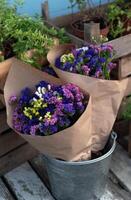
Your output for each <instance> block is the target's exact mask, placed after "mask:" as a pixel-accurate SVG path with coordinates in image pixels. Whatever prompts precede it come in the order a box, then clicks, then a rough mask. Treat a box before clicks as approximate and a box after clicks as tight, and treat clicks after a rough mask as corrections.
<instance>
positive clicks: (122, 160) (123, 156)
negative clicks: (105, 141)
mask: <svg viewBox="0 0 131 200" xmlns="http://www.w3.org/2000/svg"><path fill="white" fill-rule="evenodd" d="M111 171H112V173H113V174H114V175H115V176H116V177H117V179H118V180H119V181H120V183H121V184H122V185H123V187H125V189H126V190H128V191H129V192H131V159H130V158H129V156H128V154H127V152H126V151H125V150H124V149H123V148H122V147H121V146H120V145H117V148H116V150H115V152H114V155H113V158H112V163H111Z"/></svg>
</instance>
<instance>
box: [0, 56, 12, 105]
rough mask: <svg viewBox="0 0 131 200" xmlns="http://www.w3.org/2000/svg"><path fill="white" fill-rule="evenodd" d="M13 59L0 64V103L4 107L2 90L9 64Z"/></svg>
mask: <svg viewBox="0 0 131 200" xmlns="http://www.w3.org/2000/svg"><path fill="white" fill-rule="evenodd" d="M13 60H14V58H10V59H7V60H5V61H3V62H0V101H1V102H2V103H3V104H4V105H5V101H4V94H3V89H4V85H5V81H6V77H7V75H8V72H9V69H10V66H11V64H12V63H13Z"/></svg>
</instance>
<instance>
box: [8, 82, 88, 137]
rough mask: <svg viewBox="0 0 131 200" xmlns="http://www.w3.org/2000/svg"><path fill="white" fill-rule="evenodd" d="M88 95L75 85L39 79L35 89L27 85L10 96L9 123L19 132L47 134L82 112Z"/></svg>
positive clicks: (65, 125)
mask: <svg viewBox="0 0 131 200" xmlns="http://www.w3.org/2000/svg"><path fill="white" fill-rule="evenodd" d="M87 103H88V97H87V96H86V95H84V93H83V92H82V91H81V90H80V88H79V87H78V86H76V85H74V84H71V83H69V84H65V85H55V84H49V83H47V82H45V81H41V82H40V83H39V84H38V85H37V86H36V89H35V91H34V92H32V91H31V90H30V89H29V88H25V89H23V90H22V91H21V93H20V96H19V97H17V96H11V97H10V99H9V104H10V105H12V106H14V111H13V116H12V124H13V128H14V129H15V130H16V131H17V132H20V133H23V134H28V135H40V136H46V135H51V134H54V133H56V132H58V131H61V130H63V129H65V128H67V127H69V126H71V125H73V124H74V123H75V122H76V121H77V119H78V118H79V117H80V116H81V114H82V113H83V112H84V110H85V108H86V106H87Z"/></svg>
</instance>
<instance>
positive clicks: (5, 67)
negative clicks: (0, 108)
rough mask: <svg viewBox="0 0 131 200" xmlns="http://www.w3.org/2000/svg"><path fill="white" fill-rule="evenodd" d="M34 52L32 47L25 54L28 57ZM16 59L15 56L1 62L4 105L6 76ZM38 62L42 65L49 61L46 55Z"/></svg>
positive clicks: (0, 73) (0, 92)
mask: <svg viewBox="0 0 131 200" xmlns="http://www.w3.org/2000/svg"><path fill="white" fill-rule="evenodd" d="M34 53H35V50H33V49H32V50H29V51H27V52H25V55H26V56H27V57H28V58H32V57H33V55H34ZM14 59H15V58H14V57H13V58H10V59H7V60H5V61H3V62H0V101H1V102H2V103H3V104H4V105H5V101H4V94H2V93H3V90H4V85H5V82H6V78H7V75H8V72H9V70H10V66H11V65H12V64H13V62H14ZM37 62H38V64H39V65H40V66H42V65H46V64H48V61H47V58H46V57H41V58H38V61H37Z"/></svg>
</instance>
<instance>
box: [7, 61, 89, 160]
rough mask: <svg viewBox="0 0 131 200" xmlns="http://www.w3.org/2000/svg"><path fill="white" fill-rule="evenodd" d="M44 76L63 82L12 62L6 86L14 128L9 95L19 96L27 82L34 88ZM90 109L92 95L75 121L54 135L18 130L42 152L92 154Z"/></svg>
mask: <svg viewBox="0 0 131 200" xmlns="http://www.w3.org/2000/svg"><path fill="white" fill-rule="evenodd" d="M41 80H45V81H48V82H49V83H56V84H62V82H61V81H60V80H59V79H57V78H54V77H52V76H50V75H48V74H47V73H44V72H40V71H39V70H36V69H34V68H32V67H31V66H30V65H27V64H24V63H22V62H20V61H18V60H15V62H13V64H12V66H11V69H10V71H9V74H8V77H7V80H6V84H5V88H4V94H5V102H6V107H7V123H8V125H9V126H10V127H11V128H13V127H12V113H13V109H14V108H13V107H12V106H10V105H9V104H8V100H9V97H10V96H12V95H18V96H19V94H20V91H21V90H22V89H23V88H24V87H27V86H28V87H30V88H31V89H32V90H33V89H34V86H35V85H36V84H37V83H38V82H39V81H41ZM91 109H92V105H91V98H89V103H88V106H87V108H86V110H85V111H84V113H83V114H82V115H81V117H80V118H79V119H78V120H77V121H76V123H75V124H74V125H73V126H71V127H69V128H67V129H64V130H63V131H60V132H58V133H56V134H54V135H51V136H31V135H24V134H20V133H18V134H19V135H20V136H22V137H23V138H24V139H25V140H27V141H28V142H29V143H30V144H31V145H32V146H33V147H35V148H36V149H37V150H39V151H40V152H41V153H43V154H47V155H50V156H52V157H55V158H60V159H62V160H72V161H77V160H83V159H87V158H90V156H91V151H90V145H91V133H92V130H91V128H92V124H91V112H92V110H91Z"/></svg>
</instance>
